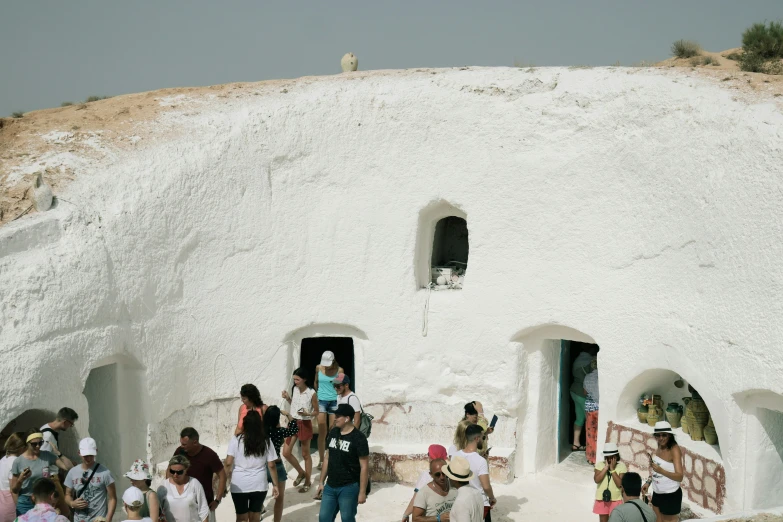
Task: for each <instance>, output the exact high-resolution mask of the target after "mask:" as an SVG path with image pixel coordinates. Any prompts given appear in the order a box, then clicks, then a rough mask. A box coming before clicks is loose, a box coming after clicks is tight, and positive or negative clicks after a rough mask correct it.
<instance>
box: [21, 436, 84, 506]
mask: <svg viewBox="0 0 783 522" xmlns="http://www.w3.org/2000/svg"><path fill="white" fill-rule="evenodd" d="M25 440H26V444H27V449H25V451H24V453H22V454H21V455H19V456H18V457H16V459H14V462H13V464H11V484H10V485H11V492H12V493H13V494H14V495H18V499H17V501H16V513H17V514H19V515H23V514H25V513H27V512H28V511H30V510H31V509H33V506H34V505H35V504H34V503H33V496H32V495H33V485H34V484H35V482H36V481H37V480H38V479H40V478H47V479H50V478H51V468H52V465H54V464H56V465H57V467H58V468H59V469H61V470H63V471H68V470H70V469H71V468H72V466H70V465H68V464H67V463H66V462H64V461H63V459H61V458H57V455H55V454H54V453H52V452H50V451H41V446H43V434H42V433H41V432H39V431H38V430H37V429H35V428H33V429H32V430H30V431H29V432H28V433H27V438H26V439H25ZM69 462H70V461H69Z"/></svg>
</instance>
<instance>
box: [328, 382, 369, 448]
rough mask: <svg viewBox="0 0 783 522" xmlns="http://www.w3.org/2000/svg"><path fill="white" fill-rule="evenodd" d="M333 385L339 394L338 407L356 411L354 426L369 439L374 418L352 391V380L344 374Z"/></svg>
mask: <svg viewBox="0 0 783 522" xmlns="http://www.w3.org/2000/svg"><path fill="white" fill-rule="evenodd" d="M333 385H334V389H335V391H336V392H337V405H338V406H339V405H340V404H347V405H348V406H350V407H351V408H353V409H354V411H355V412H356V413H354V414H353V425H354V426H355V427H356V429H357V430H359V431H360V432H362V434H363V435H364V436H365V437H367V438H369V437H370V432H371V431H372V420H373V416H372V415H370V414H369V413H365V412H364V408H362V403H361V401H360V400H359V397H357V396H356V394H355V393H354V392H352V391H351V378H350V377H348V376H347V375H345V374H344V373H339V374H337V377H335V378H334V383H333Z"/></svg>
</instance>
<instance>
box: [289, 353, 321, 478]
mask: <svg viewBox="0 0 783 522" xmlns="http://www.w3.org/2000/svg"><path fill="white" fill-rule="evenodd" d="M293 378H294V386H293V388H292V389H291V395H289V394H288V392H287V391H285V390H283V399H285V400H286V401H288V402H289V404H290V407H289V409H288V411H290V412H291V417H292V418H294V419H295V420H296V425H297V426H298V427H299V432H298V433H297V434H296V437H290V438H289V439H288V440H286V442H285V446H283V456H284V457H285V460H287V461H288V462H289V464H291V466H293V468H294V469H295V470H296V472H297V473H298V474H299V475H298V476H297V477H296V480H294V487H298V486H299V484H302V481H304V484H303V485H302V487H301V488H299V493H307V492H308V491H309V490H310V486H311V485H312V482H311V479H310V477H311V476H312V474H313V458H312V456H311V455H310V440H312V438H313V418H314V417H317V416H318V397H317V396H316V395H315V390H313V389H312V388H310V387H309V386H307V377H306V373H305V371H304V370H303V369H302V368H297V369H296V370H294V375H293ZM297 440H298V441H299V445H300V447H301V449H302V459H304V464H305V467H304V469H302V466H301V465H300V464H299V461H298V460H297V458H296V457H295V456H294V446H295V445H296V441H297Z"/></svg>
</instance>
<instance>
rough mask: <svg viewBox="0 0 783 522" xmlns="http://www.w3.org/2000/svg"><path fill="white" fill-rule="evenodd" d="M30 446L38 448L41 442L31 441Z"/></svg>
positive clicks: (41, 444)
mask: <svg viewBox="0 0 783 522" xmlns="http://www.w3.org/2000/svg"><path fill="white" fill-rule="evenodd" d="M30 446H32V447H34V448H40V447H41V446H43V442H31V443H30Z"/></svg>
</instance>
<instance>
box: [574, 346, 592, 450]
mask: <svg viewBox="0 0 783 522" xmlns="http://www.w3.org/2000/svg"><path fill="white" fill-rule="evenodd" d="M597 349H598V346H596V345H594V344H591V345H588V347H587V348H586V349H585V350H584V351H583V352H580V353H579V355H577V356H576V359H575V360H574V364H573V365H572V366H571V375H572V376H573V382H572V383H571V389H570V391H571V400H572V401H573V402H574V412H575V413H576V420H575V421H574V443H573V444H572V445H571V451H585V447H584V446H582V445H581V440H580V439H581V437H582V428H584V425H585V398H586V396H587V394H586V393H585V387H584V380H585V377H586V376H587V374H588V373H590V372H591V371H593V368H592V366H591V363H592V362H593V359H595V356H596V350H597Z"/></svg>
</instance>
